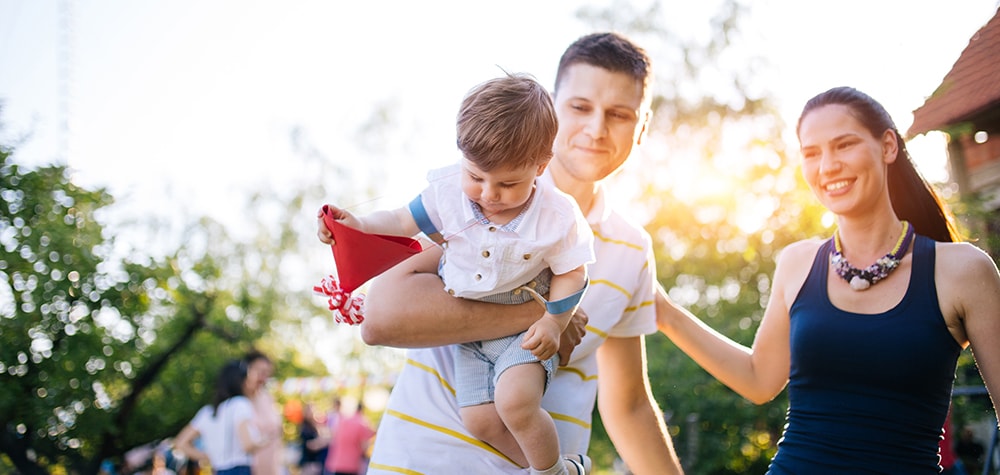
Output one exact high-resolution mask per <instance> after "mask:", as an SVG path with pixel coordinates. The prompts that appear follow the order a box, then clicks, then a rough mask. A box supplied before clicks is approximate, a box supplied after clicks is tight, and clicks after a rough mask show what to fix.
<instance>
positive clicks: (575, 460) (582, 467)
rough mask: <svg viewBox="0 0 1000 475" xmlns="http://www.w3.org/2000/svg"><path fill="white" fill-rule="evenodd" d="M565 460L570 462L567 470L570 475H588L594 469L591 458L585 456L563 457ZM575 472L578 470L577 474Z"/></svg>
mask: <svg viewBox="0 0 1000 475" xmlns="http://www.w3.org/2000/svg"><path fill="white" fill-rule="evenodd" d="M563 460H565V461H566V462H568V464H567V465H566V468H567V470H569V474H570V475H587V474H588V473H590V469H591V468H592V466H591V462H590V457H587V456H586V455H583V454H569V455H563ZM570 467H572V468H570ZM573 470H576V472H574V471H573Z"/></svg>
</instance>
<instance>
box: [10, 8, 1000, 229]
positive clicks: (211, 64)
mask: <svg viewBox="0 0 1000 475" xmlns="http://www.w3.org/2000/svg"><path fill="white" fill-rule="evenodd" d="M628 3H630V2H629V1H628V0H624V1H620V2H618V3H615V4H618V5H622V4H628ZM631 3H634V4H636V5H639V6H642V5H645V4H646V1H645V0H633V1H632V2H631ZM609 4H612V3H611V2H602V1H591V2H565V1H553V2H537V1H534V0H511V1H508V2H504V3H503V4H502V7H501V6H497V5H495V4H492V3H485V2H459V1H451V2H449V1H439V0H432V1H425V2H412V1H406V0H386V1H372V2H361V1H357V2H330V1H306V0H292V1H283V2H277V1H271V2H269V1H247V0H218V1H210V2H204V1H198V0H172V1H170V2H153V1H130V0H88V1H85V2H81V1H75V0H0V101H2V104H3V105H2V107H3V109H2V111H0V121H3V123H4V127H3V129H2V130H0V136H2V137H4V138H11V137H13V138H23V139H24V140H23V141H22V142H20V143H18V145H17V152H16V155H15V159H16V160H17V161H18V162H19V163H24V164H29V165H31V164H42V163H51V162H60V163H66V164H68V165H69V166H70V167H71V169H72V170H74V179H76V180H78V181H80V182H81V183H83V184H87V185H94V186H106V187H108V189H109V190H110V191H111V192H112V194H114V195H115V196H116V197H119V199H120V200H127V201H133V200H134V201H138V202H141V203H161V204H162V203H170V204H171V205H172V206H182V207H187V208H188V209H190V210H192V211H194V212H197V213H204V214H209V215H216V216H220V217H221V218H222V219H223V220H224V219H226V218H225V215H227V214H231V213H230V212H229V211H228V210H231V209H232V208H231V206H230V205H233V204H236V201H237V200H239V199H241V198H240V197H242V196H243V195H244V194H245V193H246V192H248V191H252V190H254V189H259V188H261V187H263V186H264V185H268V186H278V187H282V186H301V185H302V184H304V183H309V182H310V180H315V177H311V176H308V173H306V172H308V170H307V171H306V172H303V170H297V169H295V167H288V166H285V167H283V166H282V164H283V163H286V164H287V163H290V162H291V161H292V157H294V156H295V154H296V153H301V152H296V150H295V147H294V146H293V145H292V142H293V140H292V138H291V136H292V131H293V130H298V131H299V133H300V135H299V137H305V139H304V140H306V141H308V142H309V143H310V144H311V145H312V146H313V147H314V148H315V149H317V150H319V151H320V152H321V153H322V154H323V155H324V156H326V157H328V159H329V160H331V161H332V162H334V163H335V164H337V165H339V166H342V167H345V168H346V169H348V170H351V173H357V174H359V175H361V176H364V175H365V174H368V175H370V174H372V173H373V169H374V168H379V169H380V171H381V170H386V169H388V170H396V169H402V168H403V167H404V166H409V167H411V169H413V170H423V169H427V168H431V167H435V166H439V165H443V164H447V163H450V162H451V161H452V160H454V159H455V156H454V145H453V144H454V141H453V140H454V139H453V136H454V114H455V111H456V110H457V106H458V104H459V102H460V100H461V97H462V95H463V94H464V93H465V92H466V91H467V90H468V89H469V88H470V87H472V86H473V85H474V84H476V83H478V82H481V81H483V80H485V79H488V78H490V77H494V76H496V75H497V74H498V72H499V69H498V68H503V69H506V70H509V71H524V72H529V73H532V74H534V75H535V76H536V77H537V78H538V79H539V80H540V81H542V82H543V83H544V84H547V85H548V84H551V83H552V79H553V76H554V69H555V64H556V61H557V59H558V57H559V55H560V54H561V52H562V49H563V48H564V47H565V46H566V45H567V44H568V43H570V42H571V41H572V40H573V39H575V38H576V37H578V36H580V35H581V34H585V33H587V32H589V31H590V30H589V29H588V27H587V25H584V24H582V23H581V22H580V21H579V20H576V19H575V18H574V16H573V13H574V11H575V10H576V9H577V8H578V7H580V6H583V5H589V6H594V7H606V6H607V5H609ZM692 4H698V5H697V6H695V5H692ZM713 5H714V2H711V1H706V2H683V5H681V2H670V1H665V2H663V12H664V15H663V18H662V19H661V21H663V22H664V23H665V24H667V25H669V26H670V27H671V28H674V29H676V30H677V31H680V32H681V33H683V34H686V35H706V34H709V31H708V30H707V28H708V17H709V16H710V15H711V13H712V11H713V7H712V6H713ZM750 5H751V7H750V15H749V17H748V18H747V19H746V20H745V21H744V25H743V30H744V33H743V35H744V37H745V40H743V41H741V46H742V47H744V48H746V49H747V50H750V51H753V52H754V53H756V54H760V55H762V56H764V57H765V58H766V59H767V60H768V61H769V62H770V63H771V64H772V65H773V68H772V69H771V71H770V72H769V73H768V74H767V75H764V77H762V78H761V82H762V83H766V87H769V88H770V89H771V90H772V91H775V92H776V96H777V98H778V99H779V101H780V102H781V107H782V113H783V116H784V117H785V120H786V122H789V123H794V120H795V117H796V114H797V112H798V110H799V109H800V108H801V104H803V103H804V101H805V100H806V99H808V98H809V97H811V96H812V95H814V94H815V93H817V92H819V91H822V90H825V89H826V88H828V87H831V86H835V85H843V84H849V85H854V86H856V87H858V88H859V89H861V90H863V91H866V92H868V93H869V94H871V95H872V96H874V97H875V98H877V99H879V100H880V101H881V102H883V104H884V105H885V106H886V107H887V109H889V111H890V113H891V114H892V115H893V117H894V118H895V120H896V121H897V124H898V125H899V128H900V129H901V130H904V131H905V130H906V128H907V127H908V126H909V124H910V123H911V122H912V110H913V109H915V108H917V107H919V106H920V105H921V104H922V103H923V100H924V98H925V97H926V96H927V95H929V94H930V93H931V92H932V91H933V90H934V88H935V87H936V86H937V85H938V84H939V83H940V81H941V79H942V78H943V76H944V75H945V73H947V71H948V70H949V69H950V67H951V66H952V64H953V63H954V61H955V60H956V59H957V58H958V56H959V54H960V53H961V51H962V49H963V48H965V46H966V45H967V44H968V41H969V38H970V37H971V36H972V35H973V34H974V33H975V32H976V30H977V29H978V28H979V27H981V26H982V25H983V24H984V23H985V22H986V21H987V20H989V18H991V17H992V16H993V14H994V13H995V12H996V9H997V0H956V1H954V2H949V3H948V6H947V7H944V6H943V5H944V3H943V2H939V1H929V0H918V1H913V0H887V1H871V0H844V1H840V2H836V3H835V5H836V7H835V8H833V7H832V6H833V5H834V4H831V3H830V2H814V1H798V0H758V1H753V2H751V3H750ZM654 48H655V46H654V47H652V48H648V49H651V50H652V49H654ZM380 109H382V110H385V111H387V112H388V113H389V114H391V115H392V127H393V129H394V130H398V132H399V133H398V134H385V136H384V137H383V138H384V140H385V142H386V143H384V144H379V145H378V146H377V147H376V149H377V150H382V151H385V150H389V149H392V150H396V151H397V152H396V154H399V152H398V151H399V150H401V149H402V150H405V151H406V155H407V157H406V160H405V165H404V162H401V161H399V160H394V159H392V158H386V157H378V156H374V155H378V154H377V153H374V154H370V155H373V156H365V154H363V153H359V151H358V145H357V144H356V143H355V142H356V141H355V140H354V138H353V137H355V136H356V134H357V133H358V130H359V129H360V128H361V127H362V126H363V125H364V124H365V123H366V121H370V120H372V117H373V116H374V115H376V111H378V110H380ZM394 135H395V136H394ZM411 137H419V139H412V138H411ZM935 140H937V141H936V142H933V143H932V145H931V146H930V147H931V148H930V150H931V152H929V153H928V155H931V154H933V155H935V157H918V159H921V160H924V159H926V160H929V161H930V162H929V163H930V165H928V166H924V167H923V168H924V169H923V171H924V173H925V174H926V175H928V176H929V177H930V178H931V179H936V180H941V179H943V178H944V177H945V176H946V175H945V173H944V164H943V147H944V145H943V142H941V141H940V139H939V138H936V139H935ZM400 141H405V143H403V144H399V143H397V142H400ZM393 147H395V148H393ZM914 154H915V155H917V153H916V149H915V150H914ZM387 155H391V153H387ZM935 160H936V162H935ZM377 176H378V180H379V183H378V184H377V185H376V187H378V188H382V189H384V190H392V191H391V192H393V193H399V194H400V196H410V195H412V194H413V193H416V192H417V191H419V189H420V188H421V187H422V186H423V183H422V181H423V180H422V179H415V178H418V177H422V171H421V172H419V173H418V174H416V175H414V174H413V173H380V174H378V175H377ZM388 193H390V192H389V191H387V192H386V194H388ZM388 205H389V204H388V203H387V204H386V206H388Z"/></svg>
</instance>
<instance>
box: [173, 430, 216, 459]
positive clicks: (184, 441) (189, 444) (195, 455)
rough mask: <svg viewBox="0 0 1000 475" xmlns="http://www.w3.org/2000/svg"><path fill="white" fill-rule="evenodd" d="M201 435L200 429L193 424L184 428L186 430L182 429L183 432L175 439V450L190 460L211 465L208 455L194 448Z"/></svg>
mask: <svg viewBox="0 0 1000 475" xmlns="http://www.w3.org/2000/svg"><path fill="white" fill-rule="evenodd" d="M199 435H200V434H199V433H198V429H195V428H194V426H192V425H191V424H188V425H186V426H184V428H183V429H181V432H180V433H179V434H177V437H174V448H176V449H177V450H180V451H181V453H182V454H184V456H185V457H187V458H188V459H190V460H195V461H197V462H198V463H201V464H211V461H210V460H209V459H208V454H206V453H205V452H202V451H201V450H198V449H197V448H196V447H195V446H194V440H195V439H197V438H198V436H199Z"/></svg>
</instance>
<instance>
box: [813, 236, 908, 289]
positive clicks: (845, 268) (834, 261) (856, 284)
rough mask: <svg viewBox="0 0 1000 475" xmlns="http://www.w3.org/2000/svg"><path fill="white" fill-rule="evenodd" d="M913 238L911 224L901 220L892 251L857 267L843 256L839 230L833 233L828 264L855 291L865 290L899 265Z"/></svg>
mask: <svg viewBox="0 0 1000 475" xmlns="http://www.w3.org/2000/svg"><path fill="white" fill-rule="evenodd" d="M912 240H913V226H911V225H910V223H908V222H906V221H903V232H902V234H900V235H899V239H897V240H896V247H894V248H892V252H890V253H888V254H886V255H885V256H882V257H881V258H879V259H878V260H877V261H875V263H874V264H872V265H870V266H868V267H866V268H864V269H858V268H856V267H854V266H852V265H851V263H850V262H847V259H845V258H844V254H843V252H844V251H843V249H842V248H841V246H840V231H839V230H838V231H837V232H835V233H834V234H833V246H834V249H833V250H832V251H830V265H832V266H833V270H835V271H837V275H839V276H840V277H841V278H843V279H844V280H846V281H847V282H848V283H849V284H851V288H852V289H854V290H857V291H861V290H865V289H867V288H868V287H871V286H873V285H875V284H877V283H878V282H879V281H880V280H882V279H884V278H886V277H888V276H889V273H890V272H892V271H893V270H895V269H896V268H897V267H899V261H901V260H902V259H903V256H905V255H906V250H907V249H909V248H910V241H912Z"/></svg>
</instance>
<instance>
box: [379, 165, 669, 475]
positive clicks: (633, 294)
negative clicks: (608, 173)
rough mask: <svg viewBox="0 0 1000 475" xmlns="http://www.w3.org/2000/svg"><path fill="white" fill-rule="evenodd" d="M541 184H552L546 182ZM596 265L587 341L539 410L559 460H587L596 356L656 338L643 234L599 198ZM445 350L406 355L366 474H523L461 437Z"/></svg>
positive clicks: (651, 272)
mask: <svg viewBox="0 0 1000 475" xmlns="http://www.w3.org/2000/svg"><path fill="white" fill-rule="evenodd" d="M540 180H544V181H547V182H549V183H551V178H550V177H548V174H547V173H546V175H544V176H543V177H541V179H540ZM587 221H588V222H589V223H590V227H591V229H592V230H593V235H594V238H595V239H594V250H595V252H596V255H597V261H596V262H595V263H593V264H591V265H590V266H588V274H589V275H590V288H589V289H587V292H586V294H584V297H583V301H582V303H581V305H582V308H583V309H584V311H585V312H586V313H587V315H588V317H589V318H590V321H589V324H588V326H587V334H586V335H585V336H584V338H583V341H582V342H581V343H580V345H579V346H577V347H576V349H575V350H574V351H573V355H572V357H571V359H570V362H569V365H568V366H565V367H560V368H559V370H558V371H556V374H555V376H554V378H553V380H552V383H551V385H550V387H549V389H548V390H547V391H546V393H545V396H544V398H543V400H542V407H543V408H544V409H546V410H547V411H548V412H549V413H550V414H552V417H553V419H554V420H555V424H556V430H557V431H558V432H559V442H560V446H561V451H562V453H567V454H570V453H586V452H587V448H588V446H589V444H590V432H591V413H592V411H593V408H594V403H595V401H596V397H597V377H598V375H597V355H596V351H597V348H598V347H599V346H600V345H601V344H602V343H604V340H605V339H607V338H609V337H634V336H639V335H646V334H651V333H654V332H656V331H657V330H656V313H655V308H654V303H653V295H654V294H653V288H654V287H653V285H654V284H655V282H656V270H655V269H656V266H655V262H654V260H653V253H652V249H651V240H650V237H649V234H648V233H646V231H645V230H644V229H643V228H642V227H641V226H638V225H636V224H634V223H632V222H629V221H627V220H626V219H625V218H623V217H622V216H621V215H619V214H618V213H616V212H614V211H613V210H611V209H608V208H607V206H606V201H605V198H604V191H603V189H602V190H600V191H599V193H598V196H597V200H596V201H595V202H594V207H593V209H592V210H591V211H590V213H589V214H588V215H587ZM453 381H454V363H453V360H452V351H451V348H450V347H438V348H425V349H411V350H409V351H408V352H407V361H406V365H405V367H404V368H403V371H402V372H401V373H400V375H399V377H398V379H397V380H396V385H395V387H394V388H393V390H392V393H391V395H390V397H389V403H388V406H387V408H386V412H385V413H384V414H383V416H382V420H381V423H380V425H379V428H378V432H377V436H376V438H375V447H374V452H373V454H372V459H371V463H370V464H369V471H368V473H369V474H394V475H398V474H400V473H408V474H411V475H413V474H426V475H437V474H447V473H458V472H461V473H490V474H494V473H497V474H518V475H523V474H527V473H528V470H527V469H521V468H519V467H517V466H516V465H515V464H514V463H513V462H511V461H510V460H508V459H507V458H506V457H504V456H503V455H501V454H500V453H499V452H497V451H496V450H494V449H492V448H491V447H490V446H489V445H487V444H485V443H484V442H482V441H479V440H477V439H475V438H474V437H472V436H471V435H469V432H468V431H466V430H465V427H464V426H463V425H462V420H461V417H460V416H459V413H458V405H457V404H456V402H455V393H454V389H453V388H454V383H453Z"/></svg>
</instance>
